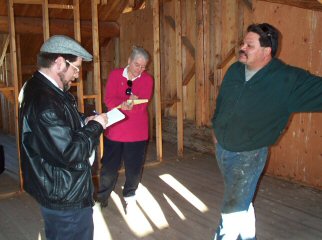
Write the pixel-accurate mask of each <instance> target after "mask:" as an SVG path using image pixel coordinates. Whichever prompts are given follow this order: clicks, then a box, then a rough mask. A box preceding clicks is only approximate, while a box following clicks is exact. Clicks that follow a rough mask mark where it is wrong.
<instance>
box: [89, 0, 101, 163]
mask: <svg viewBox="0 0 322 240" xmlns="http://www.w3.org/2000/svg"><path fill="white" fill-rule="evenodd" d="M98 3H99V1H98V0H93V1H92V5H91V6H92V35H93V37H92V39H93V65H94V71H93V81H94V82H93V84H94V89H95V109H96V111H98V112H102V90H101V71H100V56H99V54H100V51H99V40H98V39H99V35H98V10H97V5H98ZM102 155H103V137H102V136H101V138H100V147H99V151H98V156H99V158H101V157H102ZM99 165H100V164H99ZM98 167H99V168H100V166H98Z"/></svg>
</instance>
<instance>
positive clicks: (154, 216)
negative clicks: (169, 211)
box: [136, 183, 169, 229]
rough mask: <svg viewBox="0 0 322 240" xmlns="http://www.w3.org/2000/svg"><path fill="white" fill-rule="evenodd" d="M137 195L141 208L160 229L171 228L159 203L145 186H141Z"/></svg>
mask: <svg viewBox="0 0 322 240" xmlns="http://www.w3.org/2000/svg"><path fill="white" fill-rule="evenodd" d="M136 195H137V202H138V203H139V205H140V207H141V208H142V209H143V211H144V212H145V214H146V215H147V216H148V217H149V219H150V220H151V221H152V222H153V223H154V225H155V226H156V227H157V228H158V229H164V228H167V227H169V223H168V222H167V219H166V217H165V215H164V213H163V211H162V209H161V207H160V205H159V203H158V202H157V200H156V199H155V198H154V197H153V196H152V194H151V193H150V191H149V190H148V189H147V188H146V187H145V186H144V185H143V184H141V183H140V184H139V187H138V190H137V194H136Z"/></svg>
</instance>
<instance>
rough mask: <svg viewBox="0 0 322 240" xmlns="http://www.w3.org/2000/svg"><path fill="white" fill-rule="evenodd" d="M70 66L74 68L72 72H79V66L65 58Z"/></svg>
mask: <svg viewBox="0 0 322 240" xmlns="http://www.w3.org/2000/svg"><path fill="white" fill-rule="evenodd" d="M65 61H66V62H67V63H68V64H69V65H70V66H72V67H73V68H74V74H76V73H79V68H78V67H76V66H75V65H74V64H72V63H71V62H70V61H69V60H67V59H66V60H65Z"/></svg>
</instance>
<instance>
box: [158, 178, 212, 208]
mask: <svg viewBox="0 0 322 240" xmlns="http://www.w3.org/2000/svg"><path fill="white" fill-rule="evenodd" d="M159 177H160V178H161V179H162V180H163V181H164V182H165V183H167V184H168V185H169V186H170V187H172V188H173V189H174V190H176V191H177V192H178V193H179V194H180V195H181V196H182V197H184V198H185V199H186V200H187V201H188V202H189V203H191V204H192V205H193V206H194V207H195V208H197V209H198V210H199V211H200V212H207V211H208V210H209V209H208V207H207V206H206V205H205V204H204V203H203V202H202V201H201V200H200V199H199V198H198V197H197V196H195V195H194V194H193V193H192V192H191V191H190V190H189V189H187V188H186V187H185V186H184V185H183V184H181V183H180V182H179V181H178V180H176V179H175V178H174V177H173V176H171V175H170V174H163V175H160V176H159Z"/></svg>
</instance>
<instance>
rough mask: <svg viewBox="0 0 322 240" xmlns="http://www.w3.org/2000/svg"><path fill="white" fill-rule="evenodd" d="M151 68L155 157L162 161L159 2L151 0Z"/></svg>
mask: <svg viewBox="0 0 322 240" xmlns="http://www.w3.org/2000/svg"><path fill="white" fill-rule="evenodd" d="M152 11H153V64H154V66H153V69H154V101H155V102H154V105H155V134H156V151H157V159H158V160H159V161H162V157H163V156H162V121H161V73H160V72H161V70H160V2H159V0H153V5H152Z"/></svg>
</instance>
